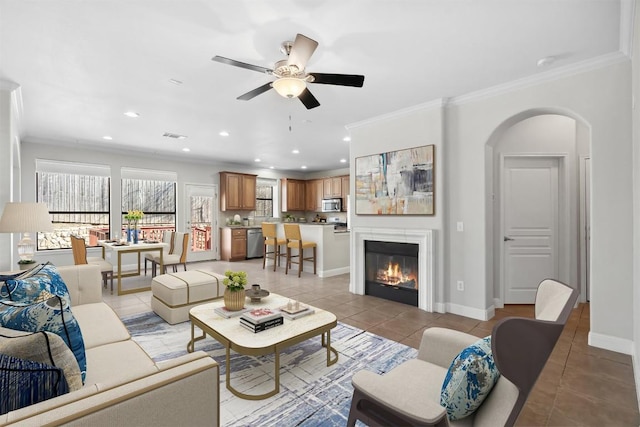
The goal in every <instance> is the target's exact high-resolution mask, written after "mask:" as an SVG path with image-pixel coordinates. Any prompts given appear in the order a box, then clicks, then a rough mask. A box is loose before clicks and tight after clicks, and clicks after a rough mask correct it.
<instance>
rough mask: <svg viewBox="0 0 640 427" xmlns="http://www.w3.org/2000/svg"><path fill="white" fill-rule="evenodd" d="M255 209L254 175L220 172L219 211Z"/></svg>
mask: <svg viewBox="0 0 640 427" xmlns="http://www.w3.org/2000/svg"><path fill="white" fill-rule="evenodd" d="M255 209H256V175H249V174H243V173H234V172H220V210H221V211H227V210H236V211H253V210H255Z"/></svg>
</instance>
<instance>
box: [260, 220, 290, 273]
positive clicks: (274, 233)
mask: <svg viewBox="0 0 640 427" xmlns="http://www.w3.org/2000/svg"><path fill="white" fill-rule="evenodd" d="M262 237H263V238H264V257H263V258H262V269H263V270H264V267H265V266H266V265H267V258H269V259H273V271H276V260H278V266H280V257H286V256H287V252H286V250H285V252H284V253H282V252H281V251H280V246H284V245H286V244H287V240H286V239H278V230H277V228H276V225H275V224H274V223H270V222H263V223H262ZM269 246H273V251H271V252H269ZM270 254H272V255H273V256H268V255H270Z"/></svg>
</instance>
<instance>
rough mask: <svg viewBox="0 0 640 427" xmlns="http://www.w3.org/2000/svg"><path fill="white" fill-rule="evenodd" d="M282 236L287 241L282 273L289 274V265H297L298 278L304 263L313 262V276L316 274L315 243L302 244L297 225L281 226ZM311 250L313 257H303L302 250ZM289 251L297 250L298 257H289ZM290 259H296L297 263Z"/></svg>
mask: <svg viewBox="0 0 640 427" xmlns="http://www.w3.org/2000/svg"><path fill="white" fill-rule="evenodd" d="M283 225H284V236H285V237H286V239H287V265H286V267H285V270H284V273H285V274H288V273H289V268H291V264H292V263H293V264H298V277H300V273H302V269H303V267H302V266H303V265H304V261H313V274H316V247H317V246H318V245H316V242H304V241H303V240H302V236H301V234H300V226H299V225H298V224H283ZM309 248H313V256H311V257H307V258H305V257H304V252H303V251H304V250H305V249H309ZM291 249H297V250H298V255H294V256H291ZM291 258H298V262H295V261H292V260H291Z"/></svg>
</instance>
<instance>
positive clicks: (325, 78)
mask: <svg viewBox="0 0 640 427" xmlns="http://www.w3.org/2000/svg"><path fill="white" fill-rule="evenodd" d="M309 75H310V76H313V81H312V82H311V83H320V84H325V85H339V86H354V87H362V85H363V84H364V76H360V75H357V74H325V73H309Z"/></svg>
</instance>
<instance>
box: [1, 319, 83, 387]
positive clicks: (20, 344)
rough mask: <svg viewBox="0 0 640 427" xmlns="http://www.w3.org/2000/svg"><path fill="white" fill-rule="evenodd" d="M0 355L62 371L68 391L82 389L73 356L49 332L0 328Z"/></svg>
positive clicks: (55, 336) (57, 338) (56, 337)
mask: <svg viewBox="0 0 640 427" xmlns="http://www.w3.org/2000/svg"><path fill="white" fill-rule="evenodd" d="M0 353H2V354H6V355H7V356H13V357H17V358H18V359H24V360H31V361H32V362H38V363H44V364H46V365H51V366H55V367H57V368H60V369H62V372H64V378H65V380H66V381H67V385H68V386H69V391H75V390H79V389H81V388H82V374H81V373H80V367H79V366H78V361H77V360H76V358H75V356H74V355H73V353H72V352H71V350H70V349H69V347H67V345H66V344H65V342H64V341H63V340H62V338H60V337H59V336H58V335H56V334H53V333H51V332H44V331H42V332H35V333H31V332H19V331H15V330H13V329H7V328H0Z"/></svg>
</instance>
